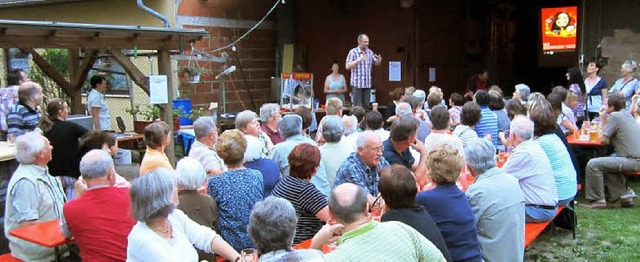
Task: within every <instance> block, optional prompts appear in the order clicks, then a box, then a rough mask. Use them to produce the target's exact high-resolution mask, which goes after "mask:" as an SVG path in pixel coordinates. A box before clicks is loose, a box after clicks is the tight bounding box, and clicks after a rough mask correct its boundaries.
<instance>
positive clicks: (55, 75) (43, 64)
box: [18, 46, 74, 96]
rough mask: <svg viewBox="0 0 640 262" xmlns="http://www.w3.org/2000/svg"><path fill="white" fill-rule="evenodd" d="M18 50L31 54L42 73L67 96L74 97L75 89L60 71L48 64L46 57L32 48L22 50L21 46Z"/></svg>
mask: <svg viewBox="0 0 640 262" xmlns="http://www.w3.org/2000/svg"><path fill="white" fill-rule="evenodd" d="M18 48H20V50H22V52H25V53H28V54H31V57H33V62H34V63H36V65H38V67H40V69H42V72H44V73H45V74H46V75H47V76H48V77H50V78H51V79H52V80H53V81H54V82H56V84H58V85H59V86H60V87H61V88H62V90H63V91H64V92H65V93H66V94H67V95H69V96H73V95H74V94H73V93H74V89H73V87H72V86H71V83H69V81H67V79H65V78H64V76H63V75H62V74H60V72H58V69H56V68H55V67H53V66H52V65H51V64H49V62H47V60H46V59H44V57H42V56H41V55H40V54H39V53H38V52H36V51H35V50H33V49H32V48H22V47H19V46H18Z"/></svg>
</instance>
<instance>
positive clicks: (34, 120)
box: [7, 82, 44, 136]
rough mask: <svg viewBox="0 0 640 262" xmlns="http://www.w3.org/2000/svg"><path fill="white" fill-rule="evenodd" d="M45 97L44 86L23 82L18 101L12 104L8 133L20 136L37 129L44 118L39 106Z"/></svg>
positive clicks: (8, 119) (8, 120) (8, 118)
mask: <svg viewBox="0 0 640 262" xmlns="http://www.w3.org/2000/svg"><path fill="white" fill-rule="evenodd" d="M43 99H44V94H43V93H42V87H41V86H40V85H39V84H38V83H35V82H24V83H22V84H21V85H20V88H19V89H18V103H17V104H15V105H13V106H11V109H10V110H9V115H8V116H7V127H8V128H9V131H8V133H9V134H12V135H14V136H19V135H22V134H24V133H26V132H29V131H33V130H34V129H36V127H37V126H38V123H39V122H40V118H42V115H41V114H40V111H39V110H38V107H39V106H40V104H42V100H43Z"/></svg>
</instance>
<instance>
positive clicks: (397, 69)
mask: <svg viewBox="0 0 640 262" xmlns="http://www.w3.org/2000/svg"><path fill="white" fill-rule="evenodd" d="M389 81H396V82H399V81H402V63H400V61H389Z"/></svg>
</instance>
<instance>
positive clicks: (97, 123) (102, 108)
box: [87, 75, 111, 130]
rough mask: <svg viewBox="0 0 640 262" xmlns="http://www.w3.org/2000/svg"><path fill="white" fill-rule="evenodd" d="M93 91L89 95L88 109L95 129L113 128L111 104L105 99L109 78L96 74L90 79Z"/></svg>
mask: <svg viewBox="0 0 640 262" xmlns="http://www.w3.org/2000/svg"><path fill="white" fill-rule="evenodd" d="M89 83H90V84H91V92H89V95H88V96H87V109H88V110H89V114H90V115H91V120H92V122H93V130H111V116H110V115H109V106H107V102H105V101H104V92H105V91H106V90H107V79H106V78H104V76H101V75H94V76H92V77H91V80H89Z"/></svg>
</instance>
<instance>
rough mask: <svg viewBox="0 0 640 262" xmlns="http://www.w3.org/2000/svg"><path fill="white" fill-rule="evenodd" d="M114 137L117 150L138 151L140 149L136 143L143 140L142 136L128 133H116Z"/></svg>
mask: <svg viewBox="0 0 640 262" xmlns="http://www.w3.org/2000/svg"><path fill="white" fill-rule="evenodd" d="M115 136H116V139H117V140H118V148H122V149H130V150H138V149H140V147H139V146H138V142H139V141H141V140H142V139H144V135H143V134H138V133H134V132H128V133H124V134H120V133H117V134H115ZM143 148H144V147H143Z"/></svg>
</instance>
